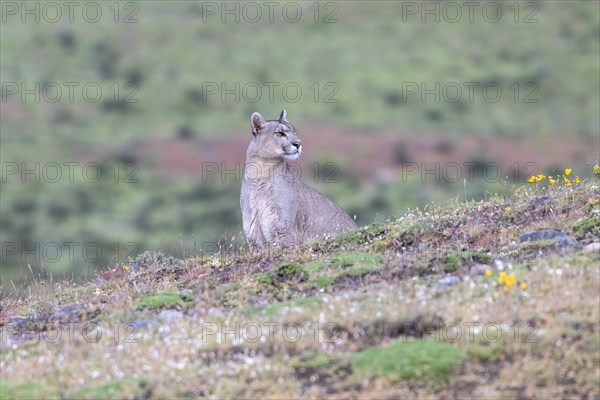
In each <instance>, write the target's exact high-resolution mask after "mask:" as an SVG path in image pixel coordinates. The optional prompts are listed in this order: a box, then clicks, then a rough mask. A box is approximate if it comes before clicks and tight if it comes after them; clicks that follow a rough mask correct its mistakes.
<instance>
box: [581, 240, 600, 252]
mask: <svg viewBox="0 0 600 400" xmlns="http://www.w3.org/2000/svg"><path fill="white" fill-rule="evenodd" d="M599 251H600V242H594V243H590V244H588V245H586V246H585V247H584V248H583V252H584V253H597V252H599Z"/></svg>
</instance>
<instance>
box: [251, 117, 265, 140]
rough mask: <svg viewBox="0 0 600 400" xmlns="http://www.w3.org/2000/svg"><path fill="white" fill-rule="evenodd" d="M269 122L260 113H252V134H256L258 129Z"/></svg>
mask: <svg viewBox="0 0 600 400" xmlns="http://www.w3.org/2000/svg"><path fill="white" fill-rule="evenodd" d="M266 124H267V121H265V119H264V118H263V116H262V115H260V113H257V112H255V113H252V117H250V125H251V126H252V134H253V135H254V136H256V135H257V134H258V131H260V130H261V129H262V128H264V126H265V125H266Z"/></svg>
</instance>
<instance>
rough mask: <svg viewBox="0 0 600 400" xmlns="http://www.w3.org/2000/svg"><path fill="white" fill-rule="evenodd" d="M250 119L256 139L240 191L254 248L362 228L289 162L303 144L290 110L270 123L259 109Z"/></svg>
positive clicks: (246, 230)
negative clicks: (293, 123)
mask: <svg viewBox="0 0 600 400" xmlns="http://www.w3.org/2000/svg"><path fill="white" fill-rule="evenodd" d="M250 122H251V127H252V139H251V140H250V145H249V146H248V150H247V152H246V164H245V166H244V173H243V179H242V188H241V194H240V206H241V209H242V220H243V228H244V235H245V236H246V241H247V242H248V245H249V246H250V248H251V249H252V250H259V249H263V248H266V247H268V246H271V245H272V246H275V247H279V248H285V247H293V246H296V245H299V244H301V243H304V242H307V241H310V240H313V239H317V238H322V237H325V236H333V235H337V234H340V233H343V232H346V231H349V230H352V229H356V228H357V226H356V224H355V223H354V221H353V220H352V218H350V216H349V215H348V214H347V213H346V212H345V211H344V210H342V209H341V208H340V207H339V206H338V205H337V204H335V203H334V202H333V201H331V200H330V199H329V198H327V197H325V196H324V195H322V194H321V193H319V192H318V191H316V190H315V189H313V188H311V187H310V186H308V185H306V184H305V183H304V182H302V180H301V179H300V177H301V174H300V170H299V169H298V167H297V166H296V165H295V164H291V163H289V161H290V160H296V159H298V157H300V154H301V153H302V142H301V141H300V138H299V137H298V134H297V133H296V129H295V128H294V126H293V125H292V124H290V123H289V122H288V121H287V119H286V112H285V110H283V111H282V112H281V115H280V116H279V119H277V120H269V121H266V120H265V119H264V118H263V116H262V115H260V114H259V113H257V112H255V113H253V114H252V117H251V118H250Z"/></svg>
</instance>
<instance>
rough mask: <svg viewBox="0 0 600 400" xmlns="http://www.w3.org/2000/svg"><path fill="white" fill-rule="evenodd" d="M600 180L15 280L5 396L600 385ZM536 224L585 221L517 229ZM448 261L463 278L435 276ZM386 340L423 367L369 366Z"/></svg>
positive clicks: (563, 392) (469, 393) (541, 391)
mask: <svg viewBox="0 0 600 400" xmlns="http://www.w3.org/2000/svg"><path fill="white" fill-rule="evenodd" d="M598 197H600V189H599V187H598V185H597V184H596V185H595V184H593V183H586V184H584V185H580V186H577V187H575V188H569V189H567V188H563V189H561V190H558V189H556V188H552V190H550V191H537V192H535V191H528V190H523V191H522V192H521V194H520V195H519V196H509V197H507V198H503V197H494V198H492V199H490V200H489V201H487V202H481V203H475V204H473V203H470V204H458V205H454V206H445V207H441V206H436V207H432V208H431V210H429V211H428V212H424V211H414V212H412V213H407V214H406V215H404V216H403V217H401V218H399V219H397V220H394V221H389V222H388V223H386V224H376V225H372V226H369V227H365V228H363V229H361V230H360V231H357V232H351V233H349V234H346V235H343V236H342V237H338V238H332V239H329V240H324V241H321V242H319V243H315V244H312V245H310V246H306V247H305V248H303V249H301V250H299V251H296V252H295V253H294V254H283V253H279V254H270V255H268V254H247V253H243V254H238V255H235V256H227V257H222V256H219V255H217V256H214V257H207V258H202V259H188V260H184V261H181V260H175V259H173V258H170V257H168V256H164V255H157V254H145V255H142V256H140V257H138V258H137V259H135V260H132V261H131V262H129V263H127V264H123V265H119V266H117V267H116V268H115V269H114V270H112V271H107V272H106V273H104V274H103V275H102V276H99V277H98V279H96V280H95V281H93V282H89V283H87V284H85V285H73V284H69V283H66V282H53V283H52V284H51V285H48V284H42V283H41V279H37V280H36V281H35V283H34V285H35V287H34V289H35V290H32V291H31V292H29V291H28V290H27V291H23V290H15V288H12V287H10V286H3V287H2V292H1V298H2V309H1V310H0V324H2V325H3V326H2V342H1V343H0V346H1V353H0V369H1V378H2V379H1V386H0V394H1V396H0V397H2V398H12V397H14V398H32V397H33V398H48V397H61V398H175V397H179V398H181V397H189V398H195V397H201V396H208V397H215V398H226V397H242V398H299V397H300V398H322V397H331V398H341V397H352V398H373V399H375V398H385V397H387V398H392V397H393V398H399V397H402V398H407V397H409V398H457V397H459V398H566V397H577V398H598V397H599V396H600V389H599V388H598V384H597V382H598V378H599V377H600V357H599V356H598V354H599V352H600V339H599V335H600V327H599V324H598V321H599V320H600V304H599V301H598V293H599V292H600V268H599V266H598V265H599V263H598V262H599V261H600V255H599V254H598V252H597V251H594V252H586V251H584V250H583V246H584V245H586V244H587V243H591V242H598V241H600V222H599V218H600V207H599V204H598V202H597V201H596V199H598ZM594 218H595V221H596V223H595V224H594V223H593V221H594ZM590 221H592V223H590ZM582 224H583V225H582ZM582 226H583V228H582ZM535 229H561V230H562V231H563V232H565V233H566V234H574V233H578V234H579V233H580V232H583V233H581V235H582V236H581V239H580V241H579V246H578V247H572V248H565V247H562V246H560V245H558V244H556V243H546V242H535V243H524V244H521V243H519V236H520V235H521V234H522V233H524V232H527V231H531V230H535ZM495 261H501V263H495ZM450 262H451V265H448V264H449V263H450ZM482 264H487V265H482ZM498 265H502V267H503V268H504V270H505V271H506V272H508V273H509V274H514V275H515V277H516V278H515V279H516V284H515V285H513V286H511V287H509V288H508V290H507V291H504V289H503V285H499V284H497V279H498V273H499V271H498ZM449 270H451V271H453V272H452V274H451V275H453V276H457V277H458V278H459V279H460V281H459V282H458V283H455V284H453V285H450V286H446V285H443V284H440V283H438V280H439V279H440V278H441V277H443V276H447V275H448V273H447V272H444V271H449ZM485 270H488V271H489V272H490V273H491V274H490V275H489V276H488V275H486V274H484V273H483V272H484V271H485ZM521 284H525V285H526V286H523V288H522V287H520V285H521ZM161 302H164V303H161ZM70 304H78V305H80V306H81V308H80V309H78V310H77V312H75V313H72V314H69V316H68V317H65V316H64V315H63V316H62V317H61V315H60V313H59V314H53V312H52V311H51V310H52V308H53V307H54V308H56V306H58V307H64V306H67V305H70ZM166 310H170V311H166ZM165 311H166V312H165ZM19 315H29V316H30V318H29V321H28V322H27V323H23V325H21V328H22V329H21V331H19V330H18V329H16V328H15V327H14V326H11V325H7V323H8V322H9V321H10V320H11V318H12V319H13V321H14V318H15V316H19ZM61 318H62V320H61ZM24 331H30V333H29V338H30V339H32V340H29V341H25V342H24V341H20V340H18V339H19V336H18V335H16V334H17V333H23V332H24ZM57 332H60V336H57V335H58V333H57ZM499 335H500V336H499ZM415 341H419V342H421V341H422V342H423V343H424V346H427V343H433V344H434V345H435V346H438V345H440V346H445V347H442V348H443V349H447V351H448V354H457V355H459V356H457V357H454V356H452V357H449V358H448V360H450V361H448V360H446V362H449V363H450V364H449V365H451V366H453V368H451V373H450V374H449V375H446V372H444V373H443V374H441V373H440V374H437V373H435V372H431V371H438V370H440V369H439V368H437V367H436V360H435V359H433V360H431V359H429V358H427V357H425V356H423V357H419V356H418V354H417V355H415V357H412V355H414V354H413V353H409V354H411V357H402V356H401V355H402V354H406V353H403V352H404V351H407V349H411V348H413V347H408V346H414V345H415V344H416V342H415ZM420 346H421V345H420V344H419V345H418V346H416V347H414V348H421V347H420ZM425 348H426V347H425ZM368 349H383V351H379V350H377V351H375V350H373V351H367V352H364V350H368ZM385 349H393V352H391V353H390V354H396V355H398V356H397V357H399V358H402V359H399V360H397V361H398V363H399V365H400V364H402V363H405V364H406V365H405V368H404V369H403V370H402V371H410V373H409V374H405V372H398V371H400V370H396V369H394V365H395V364H394V362H393V360H391V362H390V360H387V361H385V362H386V363H387V364H386V365H389V368H387V369H386V370H385V371H386V372H385V374H384V373H377V372H376V371H375V370H374V371H371V372H369V371H368V370H367V372H366V373H365V371H364V368H363V366H364V365H369V362H370V361H369V359H368V357H370V355H373V357H375V355H376V356H377V357H382V355H383V356H385V354H386V351H385ZM444 351H446V350H444ZM357 354H361V356H360V357H357ZM365 357H366V359H365ZM357 360H360V361H357ZM457 360H458V361H457ZM382 362H383V361H382ZM23 371H27V373H23ZM415 371H416V372H415ZM420 371H429V372H426V373H422V372H420ZM443 371H447V365H446V364H445V365H444V366H443Z"/></svg>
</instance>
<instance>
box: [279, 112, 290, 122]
mask: <svg viewBox="0 0 600 400" xmlns="http://www.w3.org/2000/svg"><path fill="white" fill-rule="evenodd" d="M286 116H287V113H286V112H285V110H281V114H279V122H288V120H287V119H286V118H285V117H286Z"/></svg>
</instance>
